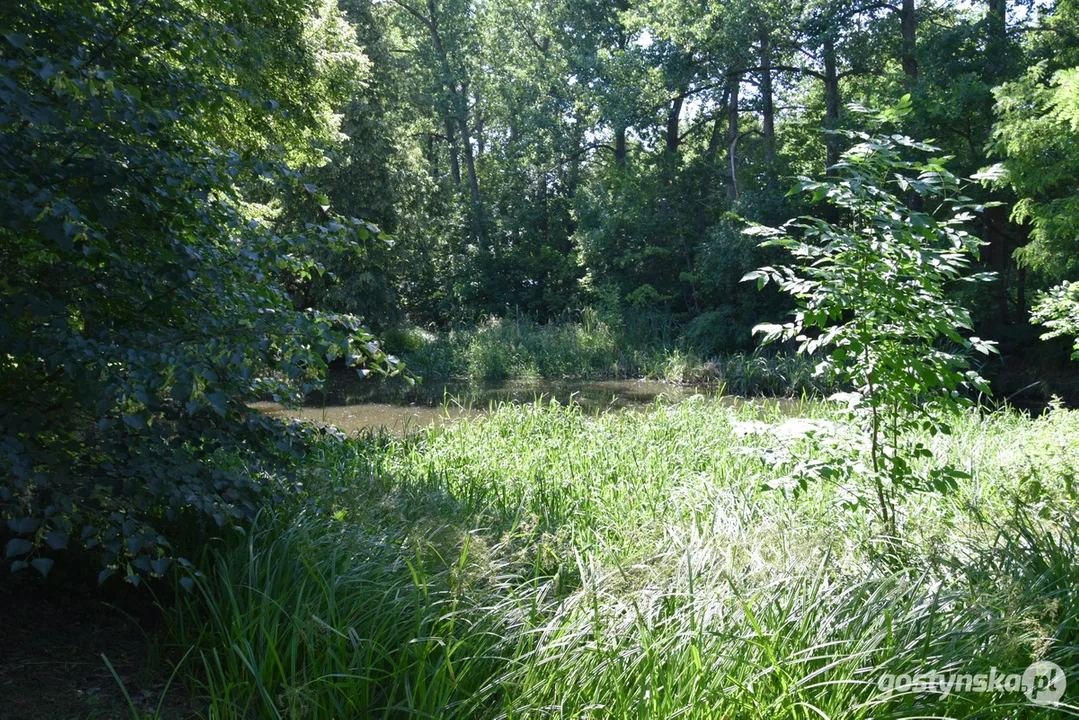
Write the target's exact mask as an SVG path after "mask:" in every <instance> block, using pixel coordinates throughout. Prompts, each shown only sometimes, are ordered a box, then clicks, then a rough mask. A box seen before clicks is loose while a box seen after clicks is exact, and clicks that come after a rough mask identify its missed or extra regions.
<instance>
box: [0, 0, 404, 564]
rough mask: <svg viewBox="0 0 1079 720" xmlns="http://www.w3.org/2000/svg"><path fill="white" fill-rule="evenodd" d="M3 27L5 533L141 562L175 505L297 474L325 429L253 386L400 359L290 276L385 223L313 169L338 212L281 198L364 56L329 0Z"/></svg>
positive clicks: (180, 5)
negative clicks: (287, 226)
mask: <svg viewBox="0 0 1079 720" xmlns="http://www.w3.org/2000/svg"><path fill="white" fill-rule="evenodd" d="M0 27H2V28H3V33H2V38H0V48H2V53H3V59H4V70H3V75H2V76H0V103H2V105H0V216H3V217H4V218H5V222H4V225H3V227H2V228H0V240H2V242H0V260H2V262H3V268H2V270H0V273H2V274H0V294H2V297H3V302H2V303H0V337H2V338H3V351H2V353H0V473H2V475H0V516H3V518H4V519H5V520H7V521H8V524H9V526H10V528H11V530H12V531H13V532H14V533H15V537H13V538H12V539H11V540H10V542H8V544H7V547H6V556H7V557H13V558H16V564H15V568H16V569H18V568H20V567H25V565H26V564H27V563H30V564H32V565H34V567H36V568H37V569H38V570H39V571H41V572H42V573H45V572H47V571H48V569H49V567H51V564H52V559H51V558H50V557H48V556H47V552H48V550H45V551H44V552H45V553H46V554H41V552H42V551H41V550H40V549H41V548H52V549H60V548H63V547H67V546H73V545H75V544H83V545H85V546H86V547H87V548H95V549H98V550H100V552H101V555H102V560H103V564H104V566H105V569H104V570H103V571H102V574H101V577H102V578H104V577H106V576H108V575H109V574H111V573H113V572H116V571H119V572H120V573H121V574H123V575H125V576H127V577H128V578H129V579H130V580H131V581H132V582H138V578H139V575H140V573H142V574H155V575H160V574H163V573H164V571H165V569H166V568H167V566H168V564H169V559H168V557H169V556H168V543H167V540H166V539H165V538H164V537H162V536H161V534H160V532H159V530H160V527H161V525H162V523H166V522H168V521H171V520H174V519H177V518H179V517H180V516H182V515H185V514H189V513H195V514H196V515H201V516H202V517H204V518H212V520H213V521H216V522H217V523H219V524H222V525H225V524H230V523H233V522H235V521H237V519H239V518H242V517H246V516H249V515H251V514H252V513H254V512H255V511H256V508H257V506H258V505H259V504H260V503H261V502H263V501H265V500H266V499H268V498H269V497H271V496H272V494H273V493H275V492H279V491H280V490H282V489H283V488H284V486H285V485H284V484H285V483H287V478H288V474H289V472H290V468H291V466H292V465H291V463H292V461H293V460H294V459H295V457H297V456H298V454H300V453H302V452H303V447H304V444H305V442H306V439H307V438H309V436H310V435H311V434H312V433H314V432H315V431H314V430H312V429H310V428H304V427H300V426H296V425H286V424H284V423H282V422H280V421H274V420H271V419H270V418H269V417H267V416H265V415H263V414H261V413H259V412H257V411H255V410H252V409H251V408H250V407H249V406H248V403H250V402H251V401H254V400H258V399H262V398H273V399H275V400H280V401H286V402H287V401H297V400H298V399H300V398H302V396H303V394H304V393H305V392H307V391H308V390H310V389H311V388H313V387H316V386H318V385H320V384H321V382H322V380H321V378H322V375H323V373H324V371H325V369H326V366H327V363H328V362H329V361H330V360H332V359H334V358H336V357H342V356H343V357H344V358H345V359H346V361H348V362H349V363H351V364H354V365H355V364H367V365H373V366H379V364H380V363H382V361H383V360H384V357H383V355H382V353H381V352H380V350H379V349H378V346H377V343H375V342H374V338H373V337H372V336H371V335H370V334H369V333H367V332H366V331H365V330H364V329H363V328H362V327H360V325H359V324H358V322H357V320H356V318H354V317H351V316H347V315H334V314H328V313H322V312H318V311H314V310H307V309H303V308H296V307H294V306H293V303H292V299H291V298H290V296H289V295H288V293H287V292H286V290H285V287H286V284H287V283H291V282H293V281H294V280H295V279H296V278H298V277H300V278H302V277H304V276H308V275H310V274H313V273H318V272H319V271H320V270H321V268H320V266H319V265H318V263H317V262H316V261H315V260H313V259H312V257H313V256H314V255H316V254H318V253H320V252H322V251H323V250H328V249H331V248H337V249H339V250H345V251H352V250H353V249H354V248H355V247H356V244H357V243H359V242H360V241H362V240H363V239H364V238H371V237H372V236H373V235H374V234H375V229H374V228H372V227H370V226H368V225H367V224H366V223H363V222H361V221H359V220H353V219H343V218H338V217H335V216H334V215H332V214H331V213H330V209H329V207H328V203H327V202H326V200H325V198H323V197H322V196H321V195H320V193H319V192H318V189H317V188H316V187H315V186H313V185H308V186H307V187H306V189H305V193H306V195H307V197H308V202H309V203H311V204H312V205H317V206H320V207H319V213H320V215H319V222H318V223H317V224H312V225H309V226H307V227H306V228H304V229H303V231H302V232H297V233H288V234H284V233H278V232H277V228H275V220H274V215H275V211H276V208H277V207H278V203H277V198H278V196H279V194H280V193H281V192H283V191H288V192H291V191H292V189H293V188H295V187H296V185H297V183H302V180H301V178H300V175H299V173H298V172H297V168H298V167H299V166H301V165H303V164H311V163H317V162H321V158H322V157H323V150H322V149H323V148H325V147H327V146H328V145H329V144H331V143H334V142H336V141H337V140H338V139H339V137H338V132H337V127H336V123H335V120H334V113H333V110H334V108H336V107H337V106H338V104H340V103H341V102H343V101H344V100H345V99H346V98H347V96H348V89H347V85H348V83H350V82H354V81H355V80H356V79H357V77H358V73H362V72H363V71H364V68H365V65H366V63H365V61H364V58H363V56H362V54H361V53H360V52H359V50H358V48H357V47H356V46H355V44H354V41H353V36H352V33H351V31H350V28H349V27H348V25H347V24H346V23H345V22H344V21H343V19H342V17H341V16H340V14H339V12H338V11H337V10H336V8H335V6H333V5H332V4H328V3H325V2H318V3H313V4H312V3H309V2H302V1H300V0H296V1H295V2H278V1H276V0H274V1H273V2H269V1H266V2H259V1H256V2H249V1H245V2H222V3H217V4H215V6H214V9H213V11H212V12H211V11H210V10H209V9H208V8H206V7H204V5H203V4H202V3H201V2H197V1H196V0H131V1H125V0H121V1H119V2H115V3H110V4H101V3H97V2H93V1H92V0H63V1H59V0H57V1H45V2H40V3H34V4H16V5H5V6H4V7H3V9H2V10H0ZM286 78H287V79H288V80H287V81H286ZM293 81H295V82H293ZM365 372H366V370H365Z"/></svg>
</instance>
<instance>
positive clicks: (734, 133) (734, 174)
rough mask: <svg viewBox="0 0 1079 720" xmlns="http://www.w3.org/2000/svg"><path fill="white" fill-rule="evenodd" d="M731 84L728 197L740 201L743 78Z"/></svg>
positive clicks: (728, 114) (728, 129)
mask: <svg viewBox="0 0 1079 720" xmlns="http://www.w3.org/2000/svg"><path fill="white" fill-rule="evenodd" d="M728 82H729V83H730V91H729V94H730V105H728V106H727V197H728V198H729V199H730V200H731V201H734V200H737V199H738V137H739V135H740V131H739V129H738V95H739V91H740V90H741V89H742V78H741V77H734V78H731V79H730V80H728Z"/></svg>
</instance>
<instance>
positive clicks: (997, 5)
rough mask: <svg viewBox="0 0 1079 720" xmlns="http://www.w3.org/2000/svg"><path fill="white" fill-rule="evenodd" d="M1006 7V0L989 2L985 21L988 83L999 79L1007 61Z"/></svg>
mask: <svg viewBox="0 0 1079 720" xmlns="http://www.w3.org/2000/svg"><path fill="white" fill-rule="evenodd" d="M1007 19H1008V5H1007V0H989V13H988V16H987V17H986V20H987V23H986V25H987V28H986V29H987V35H988V37H987V38H986V43H985V50H986V56H987V57H986V60H987V62H986V70H987V71H988V73H987V74H988V76H989V77H988V78H987V79H988V80H989V81H990V82H992V81H995V80H997V79H998V78H999V76H1000V75H1001V73H1002V72H1003V70H1004V63H1005V60H1006V59H1007V52H1008V50H1007V44H1008V23H1007Z"/></svg>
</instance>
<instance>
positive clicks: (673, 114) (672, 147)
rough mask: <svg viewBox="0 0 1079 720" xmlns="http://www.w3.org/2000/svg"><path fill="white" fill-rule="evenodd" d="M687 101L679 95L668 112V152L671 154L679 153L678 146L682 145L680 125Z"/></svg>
mask: <svg viewBox="0 0 1079 720" xmlns="http://www.w3.org/2000/svg"><path fill="white" fill-rule="evenodd" d="M685 101H686V99H685V97H684V96H681V95H679V96H678V97H676V98H675V99H674V102H672V103H671V107H670V109H669V110H668V111H667V152H669V153H671V154H674V153H677V152H678V145H679V144H680V143H681V140H679V138H678V124H679V123H680V122H681V119H682V105H683V103H685Z"/></svg>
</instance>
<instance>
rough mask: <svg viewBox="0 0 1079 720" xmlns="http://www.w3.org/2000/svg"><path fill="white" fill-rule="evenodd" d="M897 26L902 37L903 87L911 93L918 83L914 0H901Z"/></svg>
mask: <svg viewBox="0 0 1079 720" xmlns="http://www.w3.org/2000/svg"><path fill="white" fill-rule="evenodd" d="M899 26H900V30H901V32H902V35H903V44H902V53H903V57H902V63H903V75H904V78H905V79H904V86H905V87H906V89H907V92H912V91H913V90H914V86H915V85H916V84H917V83H918V57H917V54H916V53H917V49H918V38H917V35H918V12H917V9H916V8H915V6H914V0H903V4H902V6H901V7H900V12H899Z"/></svg>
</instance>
